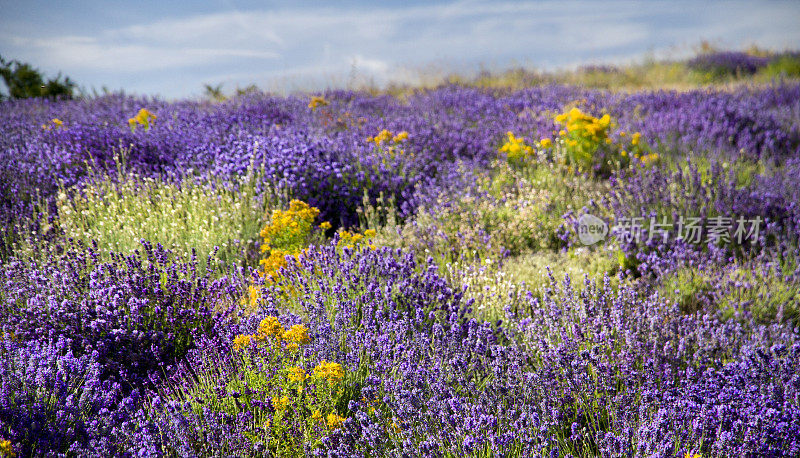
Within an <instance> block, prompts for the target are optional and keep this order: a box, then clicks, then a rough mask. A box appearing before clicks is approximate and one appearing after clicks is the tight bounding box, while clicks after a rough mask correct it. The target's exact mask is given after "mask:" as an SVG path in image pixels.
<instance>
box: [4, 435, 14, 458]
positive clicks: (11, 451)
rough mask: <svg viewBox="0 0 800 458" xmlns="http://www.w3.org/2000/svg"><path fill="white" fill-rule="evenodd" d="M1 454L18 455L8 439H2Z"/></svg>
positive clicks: (7, 455)
mask: <svg viewBox="0 0 800 458" xmlns="http://www.w3.org/2000/svg"><path fill="white" fill-rule="evenodd" d="M0 456H2V457H13V456H16V454H15V453H14V449H13V448H12V447H11V441H10V440H8V439H3V440H0Z"/></svg>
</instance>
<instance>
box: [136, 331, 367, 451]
mask: <svg viewBox="0 0 800 458" xmlns="http://www.w3.org/2000/svg"><path fill="white" fill-rule="evenodd" d="M310 341H311V340H310V337H309V336H308V330H307V328H306V327H305V326H304V325H301V324H296V325H294V326H291V328H289V329H284V327H283V326H282V325H281V323H280V321H279V320H278V318H277V317H274V316H268V317H266V318H264V319H263V320H262V321H261V323H260V324H259V326H258V330H257V331H256V333H255V334H253V335H239V336H237V337H236V338H235V339H234V340H233V342H232V349H231V350H230V352H227V351H226V350H222V349H216V350H215V351H218V352H219V353H218V354H208V353H206V352H197V353H196V354H195V356H196V357H195V358H193V359H191V360H190V362H189V364H190V368H191V372H190V373H191V374H192V376H190V377H186V378H184V379H181V380H178V381H177V382H178V383H175V384H173V385H171V386H167V387H166V389H164V390H163V391H162V393H161V394H162V398H163V401H164V404H166V405H181V406H184V410H183V411H179V412H177V415H180V416H183V417H184V418H185V420H184V421H186V422H187V423H185V424H190V425H191V426H190V427H189V428H188V429H190V430H191V429H192V427H194V428H196V430H195V431H189V434H201V433H202V431H201V430H202V427H203V425H202V423H201V424H192V420H193V419H196V418H204V417H205V418H207V417H209V416H210V415H220V414H221V415H222V416H228V418H238V419H242V420H241V421H240V423H239V424H238V425H237V429H238V430H239V431H241V432H242V433H243V435H244V436H245V437H247V438H248V439H249V440H251V441H253V443H256V444H262V445H263V446H265V447H266V450H268V451H269V453H268V454H269V456H305V455H306V453H307V452H309V451H311V450H313V449H315V448H317V447H319V446H320V445H321V440H322V438H323V437H324V436H326V435H328V434H329V433H330V432H331V431H333V430H336V429H338V428H340V427H341V425H342V423H343V421H344V419H345V417H344V416H343V415H344V414H346V413H347V407H346V406H347V403H348V401H349V400H350V399H351V398H352V397H353V396H357V394H354V393H353V387H354V386H355V385H358V384H359V383H360V382H363V378H364V377H365V372H364V371H363V370H356V371H346V370H345V369H344V368H343V367H342V366H341V365H340V364H338V363H335V362H327V361H324V360H323V361H314V360H313V359H312V358H311V357H309V354H308V353H307V352H305V351H304V350H303V349H301V347H303V346H305V345H307V344H308V343H310ZM161 405H163V404H159V405H154V406H153V407H152V408H151V409H149V411H150V414H151V415H153V416H159V415H170V413H167V411H164V410H162V408H161V407H160V406H161ZM171 414H172V415H175V414H176V413H171ZM198 442H200V441H198ZM236 445H237V444H217V447H218V448H217V449H218V450H219V449H220V448H221V449H226V448H228V450H229V451H230V452H232V451H233V450H234V449H235V448H236ZM191 446H193V447H194V448H196V449H197V450H196V451H198V452H202V451H203V447H204V444H202V443H194V444H191Z"/></svg>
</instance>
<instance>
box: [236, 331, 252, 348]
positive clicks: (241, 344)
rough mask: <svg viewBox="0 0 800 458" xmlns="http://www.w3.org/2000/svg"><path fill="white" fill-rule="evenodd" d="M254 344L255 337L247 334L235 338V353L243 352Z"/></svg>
mask: <svg viewBox="0 0 800 458" xmlns="http://www.w3.org/2000/svg"><path fill="white" fill-rule="evenodd" d="M252 343H253V336H251V335H247V334H240V335H238V336H236V337H234V338H233V349H234V351H241V350H243V349H245V348H247V347H249V346H250V345H251V344H252Z"/></svg>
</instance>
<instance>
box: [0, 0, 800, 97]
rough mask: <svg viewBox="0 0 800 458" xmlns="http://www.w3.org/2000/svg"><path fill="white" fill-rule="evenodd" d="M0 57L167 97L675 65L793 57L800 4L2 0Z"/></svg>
mask: <svg viewBox="0 0 800 458" xmlns="http://www.w3.org/2000/svg"><path fill="white" fill-rule="evenodd" d="M0 12H2V13H0V56H3V57H4V58H6V59H17V60H20V61H23V62H28V63H31V64H32V65H34V66H35V67H37V68H39V69H40V70H42V71H43V72H44V73H45V74H46V75H47V76H54V75H56V74H57V73H59V72H61V73H62V74H64V75H68V76H69V77H70V78H71V79H73V80H74V81H76V82H77V83H78V84H79V85H80V86H82V87H83V88H85V89H87V90H91V89H96V90H101V88H103V87H105V88H107V89H109V90H120V89H124V91H125V92H126V93H133V94H143V95H151V96H160V97H163V98H168V99H175V98H185V97H199V96H201V95H202V94H203V85H204V84H211V85H217V84H222V85H223V86H222V89H223V91H224V92H231V91H233V90H235V89H236V88H237V87H246V86H248V85H250V84H256V85H257V86H259V87H260V88H262V89H265V90H269V91H274V92H287V91H292V90H316V89H322V88H326V87H342V86H347V85H351V86H352V85H358V84H362V83H365V82H373V83H374V84H376V85H383V84H386V83H387V82H389V81H396V82H407V83H414V82H416V81H418V78H419V77H420V75H421V74H436V73H448V72H462V73H468V72H472V71H476V70H478V69H480V68H488V69H493V70H497V69H503V68H508V67H511V66H525V67H534V68H538V69H544V70H553V69H558V68H572V67H575V66H578V65H586V64H602V63H612V64H613V63H626V62H632V61H636V60H641V59H643V58H644V57H645V56H655V57H675V58H677V57H684V56H687V55H690V54H691V53H692V50H693V49H695V48H696V47H697V46H698V45H699V44H700V42H701V41H703V40H706V41H709V42H710V43H712V44H713V45H716V46H718V47H722V48H726V49H742V48H744V47H747V46H749V45H752V44H756V45H758V46H760V47H764V48H768V49H773V50H785V49H800V26H798V24H800V1H796V0H790V1H777V0H776V1H737V0H730V1H697V0H692V1H685V0H676V1H657V0H650V1H631V0H627V1H597V0H576V1H568V0H562V1H532V2H519V1H489V0H467V1H424V2H423V1H415V0H411V1H388V2H374V3H370V2H365V1H356V0H345V1H332V0H329V1H325V2H308V1H302V0H301V1H292V2H270V1H265V2H254V1H235V0H220V1H214V0H198V1H191V2H188V1H187V2H166V1H163V0H162V1H150V0H137V1H135V2H131V1H126V2H119V1H99V0H77V1H70V2H61V1H59V2H40V1H26V2H20V1H18V0H14V1H9V0H0Z"/></svg>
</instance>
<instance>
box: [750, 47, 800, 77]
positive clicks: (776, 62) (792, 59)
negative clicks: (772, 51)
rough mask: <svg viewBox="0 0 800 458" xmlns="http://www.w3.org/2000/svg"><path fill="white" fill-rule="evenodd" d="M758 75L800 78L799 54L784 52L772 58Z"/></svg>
mask: <svg viewBox="0 0 800 458" xmlns="http://www.w3.org/2000/svg"><path fill="white" fill-rule="evenodd" d="M759 75H763V76H765V77H767V78H770V79H773V78H800V54H798V53H793V54H786V55H783V56H780V57H777V58H775V59H773V60H772V61H771V62H770V63H769V64H768V65H767V66H766V67H764V68H762V69H761V71H760V72H759Z"/></svg>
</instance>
